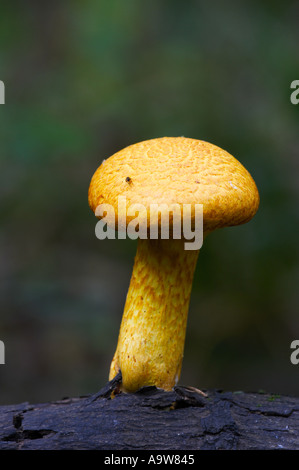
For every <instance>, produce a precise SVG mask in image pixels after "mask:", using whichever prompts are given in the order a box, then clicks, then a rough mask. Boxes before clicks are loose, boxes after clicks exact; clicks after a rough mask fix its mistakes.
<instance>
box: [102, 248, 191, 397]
mask: <svg viewBox="0 0 299 470" xmlns="http://www.w3.org/2000/svg"><path fill="white" fill-rule="evenodd" d="M198 253H199V251H198V250H185V249H184V241H183V240H139V241H138V248H137V253H136V257H135V263H134V268H133V274H132V278H131V282H130V286H129V290H128V294H127V299H126V304H125V308H124V313H123V318H122V322H121V327H120V332H119V338H118V344H117V349H116V352H115V354H114V357H113V361H112V364H111V368H110V375H109V379H110V380H111V379H113V377H115V375H116V374H117V373H118V372H119V370H121V373H122V389H123V391H126V392H134V391H136V390H138V389H139V388H141V387H144V386H148V385H155V386H156V387H158V388H162V389H164V390H171V389H172V388H173V386H174V385H175V384H176V383H177V382H178V380H179V377H180V373H181V366H182V360H183V352H184V343H185V334H186V324H187V317H188V310H189V301H190V294H191V289H192V281H193V275H194V270H195V266H196V262H197V257H198Z"/></svg>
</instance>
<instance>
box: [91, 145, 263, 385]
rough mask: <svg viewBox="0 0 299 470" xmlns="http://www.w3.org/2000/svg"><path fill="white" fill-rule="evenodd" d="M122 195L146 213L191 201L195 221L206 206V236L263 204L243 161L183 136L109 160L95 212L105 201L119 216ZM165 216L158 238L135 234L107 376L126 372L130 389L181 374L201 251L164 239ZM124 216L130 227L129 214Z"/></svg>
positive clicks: (100, 172) (102, 169) (95, 184)
mask: <svg viewBox="0 0 299 470" xmlns="http://www.w3.org/2000/svg"><path fill="white" fill-rule="evenodd" d="M128 175H130V176H129V178H130V180H129V181H130V183H132V184H128ZM119 196H125V197H126V208H127V207H128V206H129V205H132V204H142V205H143V206H145V207H146V209H147V211H149V210H150V207H151V204H154V203H155V204H159V206H160V207H161V208H163V207H164V206H163V204H166V205H167V206H169V205H171V204H179V205H180V207H181V208H183V207H184V204H189V205H191V207H192V211H191V212H192V214H191V215H192V219H191V220H192V224H193V226H194V217H195V215H194V214H195V213H194V207H195V205H196V204H202V205H203V206H202V207H203V238H205V237H206V235H207V234H209V233H210V232H212V231H213V230H215V229H218V228H222V227H228V226H233V225H239V224H244V223H245V222H248V221H249V220H250V219H251V218H252V217H253V216H254V215H255V213H256V211H257V209H258V206H259V193H258V190H257V187H256V185H255V182H254V180H253V179H252V177H251V175H250V174H249V172H248V171H247V170H246V169H245V168H244V167H243V166H242V164H241V163H240V162H239V161H238V160H236V159H235V158H234V157H233V156H232V155H230V154H229V153H227V152H226V151H224V150H222V149H221V148H219V147H217V146H215V145H213V144H211V143H208V142H204V141H200V140H196V139H191V138H185V137H163V138H157V139H150V140H147V141H144V142H139V143H137V144H134V145H131V146H129V147H126V148H124V149H123V150H121V151H119V152H117V153H115V154H114V155H112V156H111V157H110V158H108V159H107V160H105V165H103V164H101V165H100V166H99V168H98V169H97V170H96V172H95V173H94V175H93V177H92V179H91V183H90V187H89V194H88V199H89V205H90V207H91V209H92V210H93V211H94V212H96V208H97V207H98V206H99V205H100V204H103V203H104V204H110V205H111V206H112V207H113V208H114V211H115V218H116V219H117V218H118V216H119V215H120V214H118V197H119ZM137 207H138V206H137ZM168 215H169V214H168ZM122 216H123V214H122ZM162 216H163V214H162V213H161V217H160V218H159V221H158V224H159V236H158V238H156V239H152V238H150V237H143V238H139V240H138V244H137V253H136V257H135V262H134V268H133V273H132V277H131V282H130V285H129V289H128V293H127V298H126V302H125V307H124V312H123V317H122V322H121V326H120V331H119V337H118V343H117V348H116V351H115V354H114V357H113V360H112V363H111V367H110V375H109V379H110V380H112V379H113V378H114V377H115V376H116V375H117V374H118V373H119V372H121V375H122V390H123V391H125V392H134V391H136V390H137V389H139V388H141V387H143V386H149V385H154V386H156V387H158V388H162V389H164V390H171V389H172V388H173V387H174V386H175V385H176V384H177V382H178V380H179V377H180V373H181V367H182V360H183V352H184V343H185V335H186V324H187V316H188V310H189V301H190V294H191V288H192V281H193V275H194V270H195V266H196V262H197V258H198V253H199V249H195V250H194V249H185V246H184V242H185V240H184V239H183V238H181V239H175V238H174V237H171V236H170V237H169V239H164V238H162V237H161V230H160V229H161V219H162ZM101 217H103V216H102V215H100V216H99V218H101ZM121 220H122V223H123V224H125V226H128V224H129V223H130V221H131V220H132V213H131V214H130V215H129V214H127V213H125V215H124V217H123V218H122V219H121ZM146 220H147V228H148V230H149V228H150V227H149V225H150V220H149V217H147V219H146ZM117 229H118V225H117V224H116V230H117Z"/></svg>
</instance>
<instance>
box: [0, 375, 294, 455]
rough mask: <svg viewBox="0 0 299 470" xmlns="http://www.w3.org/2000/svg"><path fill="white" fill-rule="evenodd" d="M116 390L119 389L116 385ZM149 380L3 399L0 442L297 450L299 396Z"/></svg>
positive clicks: (37, 446) (8, 445)
mask: <svg viewBox="0 0 299 470" xmlns="http://www.w3.org/2000/svg"><path fill="white" fill-rule="evenodd" d="M115 390H116V391H115ZM206 393H207V396H206V397H204V396H202V395H201V394H200V393H198V391H196V389H192V388H191V387H175V389H174V390H173V391H171V392H165V391H162V390H158V389H156V388H155V387H146V388H144V389H141V390H139V391H138V392H136V393H133V394H125V393H118V390H117V381H115V380H114V381H112V382H109V383H108V384H107V385H106V386H105V387H104V388H103V389H102V390H101V391H100V392H99V393H97V394H95V395H91V396H87V397H80V398H68V399H63V400H60V401H54V402H50V403H41V404H30V403H20V404H18V405H9V406H1V407H0V449H18V450H27V449H28V450H29V449H32V450H58V449H61V450H63V449H64V450H69V449H76V450H80V449H82V450H83V449H86V450H87V449H91V450H118V451H119V450H131V451H133V450H138V451H139V450H168V451H173V450H186V451H188V450H199V449H206V450H215V449H218V450H221V449H224V450H238V449H246V450H253V449H258V450H262V449H266V450H269V449H292V450H299V398H297V397H288V396H277V395H271V394H261V393H243V392H223V391H207V392H206Z"/></svg>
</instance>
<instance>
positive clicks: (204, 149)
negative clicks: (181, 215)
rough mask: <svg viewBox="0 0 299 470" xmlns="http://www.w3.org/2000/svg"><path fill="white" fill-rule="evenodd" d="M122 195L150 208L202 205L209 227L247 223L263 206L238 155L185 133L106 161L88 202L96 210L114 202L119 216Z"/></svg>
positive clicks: (150, 142) (136, 146)
mask: <svg viewBox="0 0 299 470" xmlns="http://www.w3.org/2000/svg"><path fill="white" fill-rule="evenodd" d="M119 196H125V197H126V204H127V207H128V206H130V205H133V204H142V205H143V206H145V208H146V209H147V211H148V212H149V211H150V207H151V205H152V204H159V205H161V204H167V205H168V206H169V205H171V204H179V205H180V206H181V207H183V204H190V205H192V207H194V205H195V204H203V220H204V230H205V231H211V230H214V229H216V228H221V227H226V226H232V225H239V224H243V223H245V222H248V221H249V220H250V219H251V218H252V217H253V216H254V215H255V213H256V211H257V209H258V206H259V193H258V190H257V187H256V184H255V182H254V180H253V179H252V177H251V175H250V173H249V172H248V171H247V170H246V169H245V168H244V167H243V165H242V164H241V163H240V162H239V161H238V160H236V158H234V157H233V156H232V155H230V154H229V153H228V152H226V151H225V150H222V149H221V148H219V147H217V146H216V145H213V144H210V143H208V142H204V141H201V140H196V139H191V138H186V137H162V138H157V139H151V140H146V141H143V142H139V143H136V144H134V145H130V146H129V147H126V148H124V149H123V150H120V151H119V152H117V153H115V154H114V155H112V156H111V157H109V158H108V159H107V160H104V161H103V162H102V164H101V165H100V167H99V168H98V169H97V170H96V172H95V173H94V175H93V177H92V180H91V183H90V187H89V193H88V200H89V205H90V207H91V209H92V210H93V211H94V212H95V210H96V208H97V206H99V205H101V204H110V205H111V206H113V208H114V211H115V217H116V218H117V217H118V215H119V214H118V207H119V206H118V198H119ZM192 213H193V212H192ZM132 218H133V216H132V215H131V216H130V217H129V216H128V217H127V218H126V223H127V224H128V223H129V221H130V220H132ZM148 220H149V219H148Z"/></svg>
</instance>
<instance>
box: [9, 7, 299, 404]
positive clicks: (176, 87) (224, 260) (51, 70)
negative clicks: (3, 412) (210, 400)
mask: <svg viewBox="0 0 299 470" xmlns="http://www.w3.org/2000/svg"><path fill="white" fill-rule="evenodd" d="M298 25H299V3H298V1H284V2H270V1H268V2H266V1H252V0H250V1H249V0H247V1H243V2H238V1H237V0H229V1H226V2H223V1H221V0H218V1H211V2H205V1H193V0H191V1H188V2H181V1H175V0H168V1H163V0H162V1H158V0H151V1H141V0H128V1H124V0H122V1H121V0H109V1H92V0H85V1H84V2H80V1H79V0H72V1H63V2H61V1H58V0H54V1H52V2H40V1H37V0H28V1H27V2H18V1H11V2H3V3H2V4H1V15H0V79H1V80H3V81H4V83H5V87H6V96H5V98H6V104H5V105H2V106H0V148H1V152H0V163H1V167H0V168H1V173H0V178H1V181H0V193H1V205H0V210H1V222H0V224H1V225H0V242H1V260H0V272H1V297H0V339H1V340H2V341H4V343H5V351H6V364H5V365H0V390H1V392H0V404H8V403H14V402H21V401H27V400H28V401H30V402H42V401H47V400H55V399H60V398H62V397H64V396H79V395H83V394H88V393H93V392H95V391H97V390H99V388H100V387H102V386H103V385H104V384H105V383H106V381H107V377H108V371H109V366H110V361H111V359H112V356H113V353H114V350H115V347H116V342H117V336H118V329H119V325H120V321H121V316H122V310H123V306H124V301H125V296H126V292H127V288H128V285H129V280H130V276H131V270H132V265H133V260H134V254H135V250H136V242H134V241H130V240H125V241H121V240H119V241H114V240H106V241H99V240H98V239H97V238H96V237H95V232H94V229H95V225H96V218H95V217H94V215H93V214H92V212H91V210H90V209H89V207H88V202H87V191H88V186H89V182H90V179H91V177H92V175H93V173H94V171H95V170H96V168H97V167H98V166H99V164H100V163H101V161H102V160H103V159H104V158H107V157H108V156H110V155H112V154H113V153H114V152H116V151H118V150H120V149H121V148H123V147H125V146H127V145H130V144H132V143H135V142H138V141H142V140H146V139H150V138H154V137H162V136H179V135H184V136H187V137H193V138H197V139H202V140H206V141H209V142H212V143H214V144H216V145H218V146H220V147H222V148H224V149H225V150H227V151H228V152H230V153H231V154H232V155H234V156H235V157H237V158H238V159H239V160H240V161H241V162H242V163H243V164H244V166H245V167H246V168H247V169H248V170H249V171H250V172H251V174H252V176H253V177H254V179H255V181H256V183H257V186H258V188H259V191H260V196H261V205H260V209H259V211H258V213H257V215H256V216H255V218H254V219H253V220H252V221H251V222H250V223H249V224H246V225H244V226H240V227H235V228H229V229H223V230H220V231H218V232H215V233H213V234H212V235H210V236H209V237H208V238H207V240H206V241H205V244H204V247H203V249H202V250H201V253H200V256H199V262H198V265H197V270H196V274H195V279H194V285H193V292H192V299H191V305H190V314H189V319H188V330H187V338H186V348H185V357H184V363H183V371H182V376H181V380H180V383H181V384H185V385H193V386H196V387H199V388H202V389H209V388H218V389H224V390H245V391H257V390H265V391H267V392H273V393H282V394H290V395H298V394H299V380H298V378H299V365H298V366H295V365H292V364H291V362H290V354H291V349H290V344H291V342H292V341H293V340H294V339H299V311H298V290H299V289H298V285H299V270H298V227H299V223H298V222H299V220H298V219H299V211H298V202H299V197H298V196H299V194H298V192H299V182H298V176H299V165H298V161H299V152H298V149H299V145H298V129H299V127H298V125H299V105H298V106H294V105H292V104H291V102H290V94H291V90H290V84H291V82H292V81H293V80H295V79H299V54H298V44H299V27H298Z"/></svg>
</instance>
